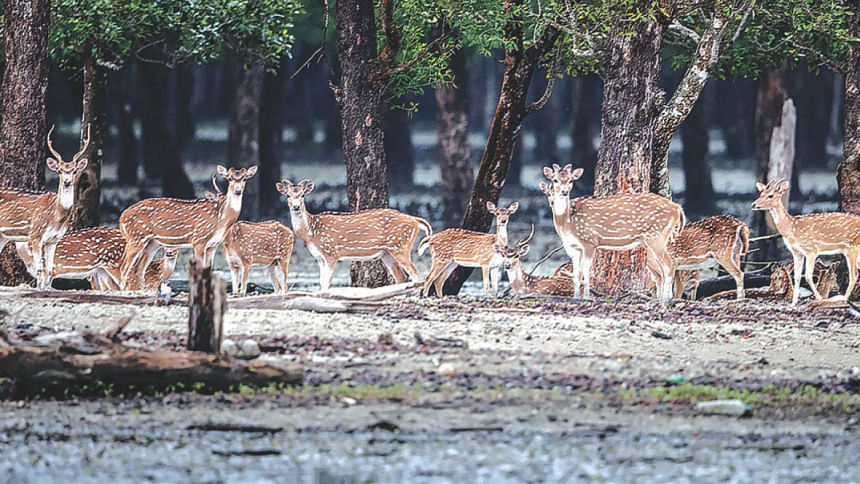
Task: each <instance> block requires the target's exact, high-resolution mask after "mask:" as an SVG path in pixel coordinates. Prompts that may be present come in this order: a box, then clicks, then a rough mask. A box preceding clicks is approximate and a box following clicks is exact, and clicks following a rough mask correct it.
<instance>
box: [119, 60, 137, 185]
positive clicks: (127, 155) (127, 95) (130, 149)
mask: <svg viewBox="0 0 860 484" xmlns="http://www.w3.org/2000/svg"><path fill="white" fill-rule="evenodd" d="M132 79H133V77H132V66H131V65H129V66H126V67H125V69H123V70H122V71H120V73H119V82H118V86H117V97H118V98H119V99H118V101H119V103H120V106H119V109H118V111H119V116H118V117H117V131H118V136H117V138H118V142H119V159H118V160H117V162H118V164H119V167H118V168H117V181H118V182H119V184H120V185H128V186H134V185H137V167H138V157H137V137H136V136H135V134H134V113H133V108H132V98H133V95H132V92H133V90H134V86H133V85H132Z"/></svg>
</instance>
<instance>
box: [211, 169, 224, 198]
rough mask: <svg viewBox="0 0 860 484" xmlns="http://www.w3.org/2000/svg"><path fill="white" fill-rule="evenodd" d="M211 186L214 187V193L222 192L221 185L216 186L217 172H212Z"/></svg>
mask: <svg viewBox="0 0 860 484" xmlns="http://www.w3.org/2000/svg"><path fill="white" fill-rule="evenodd" d="M212 186H213V187H215V193H216V194H218V195H220V194H221V193H222V192H221V187H219V186H218V173H213V174H212Z"/></svg>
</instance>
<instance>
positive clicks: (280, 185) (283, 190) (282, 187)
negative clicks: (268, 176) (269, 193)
mask: <svg viewBox="0 0 860 484" xmlns="http://www.w3.org/2000/svg"><path fill="white" fill-rule="evenodd" d="M291 186H293V184H292V182H290V181H289V180H284V181H279V182H275V188H277V189H278V193H280V194H281V195H286V194H287V188H288V187H291Z"/></svg>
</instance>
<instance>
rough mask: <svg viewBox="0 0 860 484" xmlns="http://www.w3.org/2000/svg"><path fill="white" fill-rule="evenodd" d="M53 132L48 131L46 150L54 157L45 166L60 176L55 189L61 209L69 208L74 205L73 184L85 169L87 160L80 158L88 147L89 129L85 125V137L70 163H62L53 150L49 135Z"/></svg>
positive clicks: (58, 155) (52, 128)
mask: <svg viewBox="0 0 860 484" xmlns="http://www.w3.org/2000/svg"><path fill="white" fill-rule="evenodd" d="M53 132H54V127H53V126H51V130H50V131H48V150H50V151H51V154H52V155H53V156H54V157H53V158H50V157H49V158H48V161H47V165H48V168H50V169H51V170H53V171H55V172H57V175H59V176H60V183H59V186H58V189H57V192H58V195H59V198H60V205H62V206H63V208H70V207H71V206H72V205H73V204H74V203H75V182H76V181H77V179H78V175H79V174H80V173H81V172H82V171H84V169H85V168H86V167H87V161H88V160H87V159H86V158H82V156H83V154H84V152H85V151H86V150H87V148H88V147H89V145H90V127H89V125H87V137H86V138H84V141H83V146H82V147H81V149H80V151H78V152H77V153H76V154H75V156H73V157H72V161H68V162H67V161H64V160H63V157H62V156H60V154H59V153H57V150H55V149H54V145H53V143H51V134H53Z"/></svg>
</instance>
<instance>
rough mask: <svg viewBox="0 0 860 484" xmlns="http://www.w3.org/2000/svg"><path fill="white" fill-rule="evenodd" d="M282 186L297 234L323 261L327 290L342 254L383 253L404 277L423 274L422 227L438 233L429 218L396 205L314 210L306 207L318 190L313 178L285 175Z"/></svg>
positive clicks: (398, 277) (353, 257)
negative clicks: (417, 251) (416, 258)
mask: <svg viewBox="0 0 860 484" xmlns="http://www.w3.org/2000/svg"><path fill="white" fill-rule="evenodd" d="M276 186H277V189H278V192H280V193H281V194H282V195H284V196H286V197H287V204H288V206H289V209H290V220H291V222H292V225H293V231H294V232H295V235H297V236H298V237H299V238H300V239H302V241H303V242H304V243H305V246H307V248H308V251H310V253H311V255H313V257H314V259H316V260H317V263H318V264H319V267H320V287H321V288H322V289H323V290H327V289H328V288H329V287H330V286H331V278H332V275H333V274H334V268H335V265H336V264H337V262H338V261H341V260H348V261H369V260H375V259H381V260H382V262H383V264H385V267H386V268H387V269H388V271H389V272H390V273H391V275H392V276H393V277H394V280H395V281H397V282H398V283H399V282H405V281H406V274H409V276H410V277H411V278H412V279H413V280H416V279H418V277H419V273H418V268H416V267H415V265H414V264H413V263H412V258H411V255H410V254H411V252H412V246H413V245H414V244H415V238H416V237H417V236H418V232H419V231H423V232H425V233H426V234H428V235H431V234H432V233H433V228H432V227H431V226H430V224H429V223H428V222H427V221H426V220H424V219H422V218H419V217H413V216H411V215H406V214H404V213H400V212H398V211H397V210H393V209H390V208H380V209H373V210H363V211H360V212H353V213H338V212H325V213H318V214H311V213H309V212H308V211H307V208H306V207H305V196H306V195H307V194H309V193H311V192H312V191H313V190H314V183H313V182H312V181H309V180H302V181H300V182H299V183H297V184H293V183H292V182H291V181H289V180H283V181H280V182H278V183H277V184H276ZM404 271H405V273H406V274H404Z"/></svg>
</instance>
